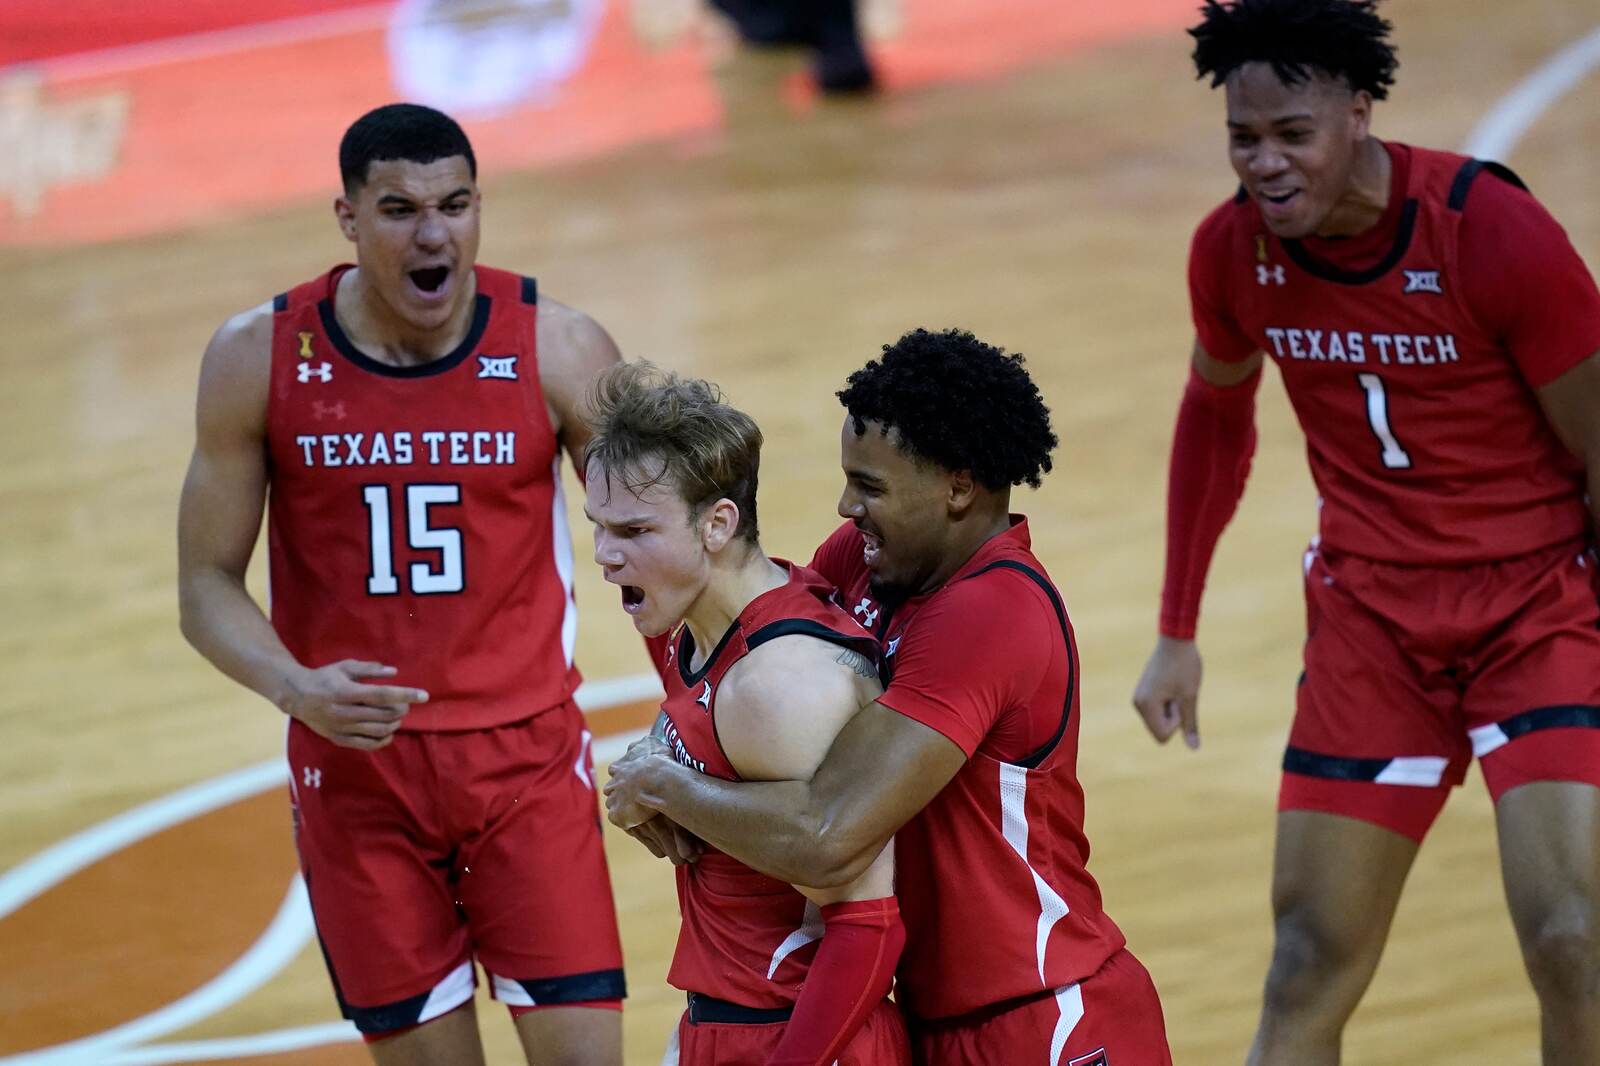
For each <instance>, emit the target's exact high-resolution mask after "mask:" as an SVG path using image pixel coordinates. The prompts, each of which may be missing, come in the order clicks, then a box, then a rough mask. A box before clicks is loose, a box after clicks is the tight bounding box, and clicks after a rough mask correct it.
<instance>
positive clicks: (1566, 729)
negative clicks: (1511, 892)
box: [1465, 549, 1600, 802]
mask: <svg viewBox="0 0 1600 1066" xmlns="http://www.w3.org/2000/svg"><path fill="white" fill-rule="evenodd" d="M1597 572H1600V565H1597V560H1596V559H1595V556H1594V553H1593V552H1592V551H1586V552H1577V551H1575V550H1570V549H1556V550H1554V551H1551V552H1545V553H1540V554H1539V555H1537V556H1534V557H1530V558H1527V559H1520V560H1513V561H1511V562H1508V563H1505V564H1502V565H1501V566H1499V567H1496V568H1495V573H1494V575H1493V581H1492V583H1486V584H1490V586H1491V587H1489V588H1487V589H1486V590H1485V591H1484V597H1485V600H1486V603H1485V610H1484V613H1485V614H1486V615H1489V616H1491V617H1492V616H1493V614H1494V610H1493V608H1494V607H1495V606H1497V605H1498V604H1504V605H1505V606H1504V608H1503V609H1504V611H1505V613H1506V615H1507V617H1506V619H1505V620H1504V621H1503V622H1501V623H1500V624H1497V625H1496V626H1495V627H1494V630H1493V632H1492V634H1491V635H1490V637H1489V639H1488V640H1486V641H1485V643H1484V645H1483V646H1482V648H1481V649H1480V650H1479V652H1478V655H1477V661H1476V662H1475V664H1474V666H1475V669H1474V672H1473V676H1472V678H1471V681H1470V683H1469V684H1468V686H1467V692H1466V697H1465V714H1466V722H1467V726H1468V729H1469V733H1470V736H1471V738H1472V742H1473V749H1474V751H1475V752H1476V753H1477V755H1478V757H1479V759H1480V760H1481V762H1482V763H1483V776H1484V781H1485V783H1486V784H1487V785H1488V787H1489V793H1490V795H1491V796H1492V797H1493V798H1494V799H1495V800H1496V801H1497V802H1498V801H1499V800H1500V799H1501V798H1502V797H1503V796H1505V795H1506V793H1507V792H1509V791H1510V790H1512V789H1515V788H1517V787H1518V786H1520V785H1524V784H1528V783H1530V782H1538V781H1572V782H1581V783H1585V784H1589V785H1596V786H1600V577H1597Z"/></svg>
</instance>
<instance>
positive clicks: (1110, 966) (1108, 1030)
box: [908, 949, 1172, 1066]
mask: <svg viewBox="0 0 1600 1066" xmlns="http://www.w3.org/2000/svg"><path fill="white" fill-rule="evenodd" d="M908 1024H909V1027H910V1030H911V1057H912V1060H913V1061H914V1062H915V1063H916V1064H917V1066H996V1064H999V1063H1005V1064H1006V1066H1012V1064H1018V1066H1022V1064H1028V1063H1035V1064H1037V1066H1172V1052H1171V1051H1170V1050H1169V1049H1168V1047H1167V1027H1166V1022H1165V1021H1164V1020H1163V1018H1162V1016H1161V1000H1160V998H1159V997H1158V996H1157V995H1156V986H1155V984H1154V983H1153V982H1152V981H1151V980H1150V973H1149V971H1147V970H1146V969H1145V968H1144V965H1143V964H1142V963H1140V962H1139V960H1138V959H1136V958H1134V957H1133V953H1132V952H1130V951H1128V950H1127V949H1123V950H1122V951H1119V952H1117V953H1116V954H1115V955H1113V956H1111V958H1109V959H1107V960H1106V961H1105V963H1104V964H1103V965H1102V966H1101V967H1100V969H1098V970H1096V971H1095V972H1094V974H1093V976H1091V977H1086V978H1084V979H1083V980H1082V981H1079V982H1078V983H1077V984H1073V985H1068V986H1067V987H1065V988H1058V989H1056V990H1055V991H1054V992H1051V993H1047V994H1045V995H1041V996H1035V997H1033V998H1031V999H1026V1000H1023V1001H1021V1002H1020V1003H1013V1004H1000V1005H998V1006H996V1007H993V1008H990V1009H989V1010H984V1011H978V1012H976V1013H973V1014H964V1015H961V1016H960V1017H958V1018H940V1019H936V1020H927V1021H921V1020H917V1019H908Z"/></svg>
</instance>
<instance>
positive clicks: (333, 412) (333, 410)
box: [311, 400, 344, 422]
mask: <svg viewBox="0 0 1600 1066" xmlns="http://www.w3.org/2000/svg"><path fill="white" fill-rule="evenodd" d="M311 414H312V415H313V416H314V417H315V418H317V419H318V420H319V421H320V420H321V419H324V418H332V419H335V420H336V421H339V422H343V421H344V401H343V400H340V401H339V402H338V403H323V402H322V401H321V400H312V401H311Z"/></svg>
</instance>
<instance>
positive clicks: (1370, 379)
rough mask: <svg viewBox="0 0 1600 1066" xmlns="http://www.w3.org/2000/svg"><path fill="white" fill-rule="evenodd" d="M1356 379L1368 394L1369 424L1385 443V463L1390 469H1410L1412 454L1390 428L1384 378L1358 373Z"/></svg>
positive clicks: (1381, 441)
mask: <svg viewBox="0 0 1600 1066" xmlns="http://www.w3.org/2000/svg"><path fill="white" fill-rule="evenodd" d="M1356 380H1357V381H1359V382H1361V388H1362V391H1364V392H1365V393H1366V394H1367V425H1369V426H1371V427H1372V435H1373V436H1375V437H1377V438H1378V443H1379V444H1381V445H1383V453H1382V455H1383V465H1384V466H1385V467H1387V468H1388V469H1390V470H1410V469H1411V456H1410V455H1408V454H1407V453H1406V450H1405V449H1404V448H1402V447H1400V442H1399V441H1397V440H1395V438H1394V430H1392V429H1390V428H1389V397H1388V395H1387V394H1386V393H1385V392H1384V391H1383V379H1382V378H1380V377H1379V376H1378V375H1376V374H1357V375H1356Z"/></svg>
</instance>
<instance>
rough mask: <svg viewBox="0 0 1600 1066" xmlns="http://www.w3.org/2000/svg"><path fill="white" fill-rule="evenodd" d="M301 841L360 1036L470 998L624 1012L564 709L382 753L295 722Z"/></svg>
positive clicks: (583, 783)
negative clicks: (488, 988)
mask: <svg viewBox="0 0 1600 1066" xmlns="http://www.w3.org/2000/svg"><path fill="white" fill-rule="evenodd" d="M289 769H290V774H291V777H290V783H291V792H292V797H293V800H294V806H295V824H296V833H295V836H296V842H297V844H298V847H299V851H300V865H301V869H302V871H303V873H304V875H305V880H306V887H307V889H308V891H309V893H310V896H311V909H312V913H313V914H314V916H315V918H316V925H317V934H318V936H319V937H320V938H321V941H322V949H323V953H324V955H325V956H326V958H327V962H328V970H329V972H330V974H331V975H332V977H333V984H334V991H335V993H336V994H337V996H338V998H339V1005H340V1007H341V1008H342V1009H343V1011H344V1016H345V1017H346V1018H349V1019H350V1020H351V1021H353V1022H355V1023H356V1026H357V1027H358V1028H359V1029H361V1030H362V1031H363V1032H366V1033H383V1032H387V1031H390V1030H395V1029H402V1028H406V1027H409V1026H413V1025H417V1024H420V1023H423V1022H427V1021H429V1020H431V1019H433V1018H436V1017H438V1016H439V1015H441V1014H444V1013H446V1012H447V1011H450V1010H452V1009H454V1008H455V1007H457V1006H460V1005H461V1004H462V1003H464V1002H466V1000H467V999H469V998H470V997H471V996H472V992H473V987H474V985H475V983H476V977H475V974H474V970H473V965H472V963H473V960H474V958H476V959H477V961H478V962H479V963H481V964H482V966H483V968H484V971H485V972H486V974H487V975H488V977H489V980H490V982H491V985H492V991H493V993H494V995H495V997H496V998H497V999H499V1000H501V1001H502V1002H504V1003H506V1004H507V1005H508V1006H514V1007H515V1006H523V1007H527V1006H559V1005H562V1004H594V1003H597V1002H599V1003H607V1002H612V1001H620V1000H621V998H622V996H623V994H624V989H623V978H622V949H621V945H620V942H619V940H618V936H617V918H616V912H615V910H614V909H613V905H612V900H611V883H610V878H609V876H608V875H607V872H606V861H605V852H604V850H603V849H602V846H601V839H600V821H599V810H598V807H597V804H596V798H595V790H594V769H593V760H592V758H591V755H590V750H589V734H588V732H587V731H586V730H585V729H584V724H583V716H582V714H581V712H579V710H578V708H577V705H576V704H574V703H572V702H570V701H569V702H568V703H566V704H564V705H563V706H561V707H558V708H553V709H551V710H549V711H546V712H544V713H543V714H539V715H537V716H535V717H533V718H530V719H527V720H525V721H522V722H517V723H515V724H513V725H508V726H502V727H500V728H497V729H484V730H474V731H468V732H459V733H435V732H421V731H410V730H402V731H401V732H399V733H397V734H395V738H394V742H393V743H392V744H390V745H389V746H388V747H386V748H383V749H381V750H379V751H375V752H364V751H357V750H355V749H353V748H343V747H339V746H337V745H335V744H333V743H331V742H329V741H327V740H324V739H323V738H322V737H319V736H318V735H317V734H315V733H313V732H312V731H311V730H310V729H307V728H306V727H305V726H303V725H301V724H300V723H299V722H291V723H290V726H289Z"/></svg>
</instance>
